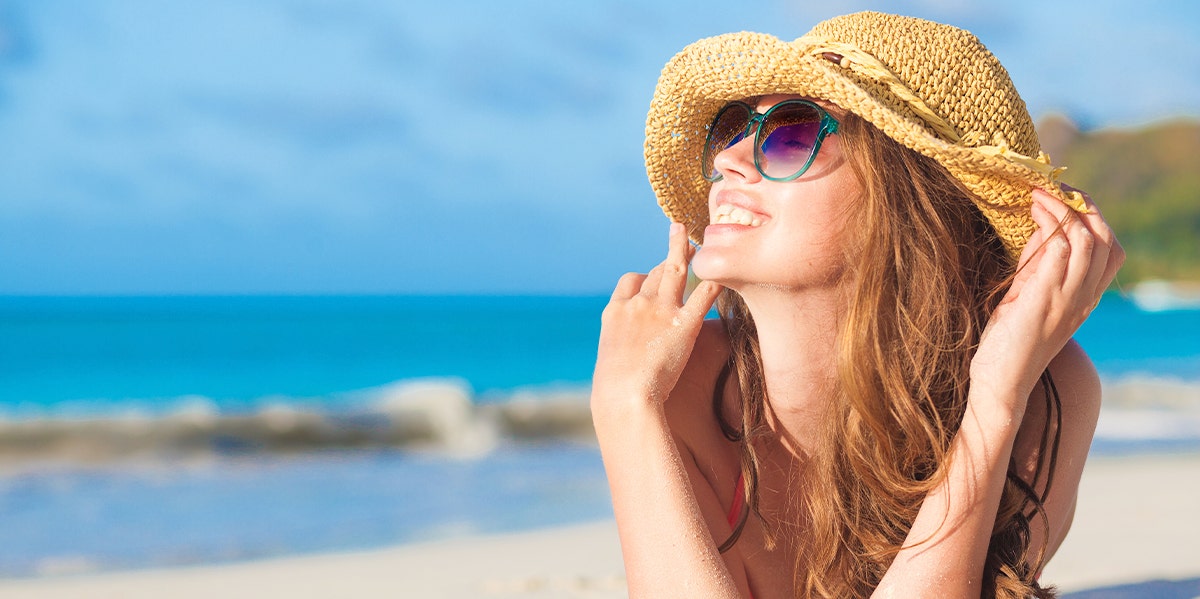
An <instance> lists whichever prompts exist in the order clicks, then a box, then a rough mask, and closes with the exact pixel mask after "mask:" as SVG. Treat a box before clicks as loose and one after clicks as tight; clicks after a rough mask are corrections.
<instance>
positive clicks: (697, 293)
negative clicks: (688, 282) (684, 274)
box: [682, 281, 722, 319]
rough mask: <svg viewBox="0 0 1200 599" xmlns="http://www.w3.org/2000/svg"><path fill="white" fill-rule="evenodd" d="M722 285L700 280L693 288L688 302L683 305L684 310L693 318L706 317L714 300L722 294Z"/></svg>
mask: <svg viewBox="0 0 1200 599" xmlns="http://www.w3.org/2000/svg"><path fill="white" fill-rule="evenodd" d="M721 289H722V287H721V286H720V285H718V284H716V283H713V282H712V281H700V284H699V285H696V288H695V289H693V290H692V294H691V295H689V296H688V298H687V303H685V304H684V305H683V309H682V312H684V313H685V314H686V315H687V316H688V317H691V318H698V319H702V318H704V315H705V314H707V313H708V311H709V309H710V308H712V305H713V302H715V301H717V296H718V295H720V294H721Z"/></svg>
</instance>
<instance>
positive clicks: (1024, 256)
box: [1005, 201, 1058, 300]
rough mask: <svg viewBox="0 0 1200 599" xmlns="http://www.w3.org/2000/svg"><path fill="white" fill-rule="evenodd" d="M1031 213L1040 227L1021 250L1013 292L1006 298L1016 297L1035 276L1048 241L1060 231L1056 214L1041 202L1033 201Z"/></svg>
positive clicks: (1014, 277)
mask: <svg viewBox="0 0 1200 599" xmlns="http://www.w3.org/2000/svg"><path fill="white" fill-rule="evenodd" d="M1030 215H1031V216H1032V217H1033V222H1034V223H1035V224H1037V227H1038V228H1037V230H1035V231H1034V232H1033V235H1032V236H1030V238H1029V241H1028V242H1026V244H1025V249H1024V250H1023V251H1022V252H1021V257H1020V259H1019V260H1018V267H1017V272H1016V274H1015V275H1014V276H1013V282H1012V287H1011V289H1012V292H1011V293H1009V294H1007V295H1006V296H1005V299H1009V300H1011V299H1016V297H1017V295H1019V294H1020V290H1021V288H1022V287H1023V286H1024V285H1025V283H1026V282H1028V281H1029V280H1030V279H1031V278H1033V274H1034V273H1035V272H1037V270H1038V265H1039V264H1040V263H1041V261H1042V258H1043V257H1044V256H1045V255H1046V245H1047V242H1048V241H1049V239H1050V237H1051V236H1052V235H1054V234H1055V233H1056V232H1057V231H1058V221H1057V220H1054V216H1053V215H1052V214H1050V213H1049V212H1048V211H1047V210H1046V209H1045V208H1044V207H1042V205H1041V203H1039V202H1036V201H1035V202H1034V203H1033V206H1031V207H1030Z"/></svg>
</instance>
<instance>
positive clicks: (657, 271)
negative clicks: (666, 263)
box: [640, 263, 663, 294]
mask: <svg viewBox="0 0 1200 599" xmlns="http://www.w3.org/2000/svg"><path fill="white" fill-rule="evenodd" d="M662 277H663V263H660V264H659V265H658V266H655V267H654V268H651V269H650V272H649V273H646V279H645V280H644V281H642V288H641V290H640V291H641V293H644V294H654V293H658V287H659V282H660V281H662Z"/></svg>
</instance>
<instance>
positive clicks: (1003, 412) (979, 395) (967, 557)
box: [875, 385, 1024, 598]
mask: <svg viewBox="0 0 1200 599" xmlns="http://www.w3.org/2000/svg"><path fill="white" fill-rule="evenodd" d="M1023 401H1024V398H1023V397H1020V394H1019V393H1016V392H999V391H996V390H995V389H994V388H988V387H984V386H982V385H980V386H973V388H972V391H971V394H970V397H969V399H968V402H967V409H966V413H965V414H964V416H963V421H962V426H961V427H960V428H959V431H958V434H957V435H955V437H954V440H953V442H952V445H951V451H950V461H949V464H948V470H947V471H946V474H945V478H944V479H943V480H942V481H941V483H940V484H939V485H938V486H937V487H935V488H934V489H933V490H932V491H930V493H929V494H928V495H927V496H926V498H925V501H924V502H923V503H922V505H921V509H920V510H919V511H918V513H917V517H916V519H915V520H914V521H913V526H912V528H911V529H910V531H909V534H908V537H907V538H906V539H905V540H904V547H903V548H902V549H901V551H900V552H899V554H897V556H896V558H895V560H894V561H893V563H892V565H891V566H890V567H889V568H888V571H887V573H886V574H885V575H884V577H883V579H882V580H881V581H880V585H879V587H878V588H877V590H876V592H875V596H877V597H934V596H936V597H963V598H966V597H979V596H980V591H981V582H982V579H983V570H984V563H985V560H986V558H987V551H988V545H989V542H990V540H991V534H992V529H993V526H994V524H995V519H996V512H997V510H998V509H999V505H1000V497H1001V494H1002V493H1003V490H1004V483H1005V478H1006V475H1007V472H1008V464H1009V459H1010V457H1011V455H1012V448H1013V442H1014V440H1015V439H1016V435H1017V431H1018V430H1019V428H1020V424H1021V418H1022V414H1023ZM983 406H987V407H986V408H985V407H983Z"/></svg>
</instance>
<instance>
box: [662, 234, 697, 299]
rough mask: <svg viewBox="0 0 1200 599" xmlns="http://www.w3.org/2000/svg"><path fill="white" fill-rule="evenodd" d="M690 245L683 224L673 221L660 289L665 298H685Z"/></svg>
mask: <svg viewBox="0 0 1200 599" xmlns="http://www.w3.org/2000/svg"><path fill="white" fill-rule="evenodd" d="M689 247H690V245H689V244H688V239H687V234H686V233H685V232H684V227H683V225H682V224H680V223H671V236H670V243H669V245H668V248H667V259H666V260H665V261H663V264H662V266H663V271H662V281H661V282H660V283H659V291H658V292H659V294H660V295H662V296H663V297H665V298H668V299H674V300H676V301H682V300H683V291H684V289H685V288H686V287H687V275H688V258H689V256H688V248H689Z"/></svg>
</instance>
